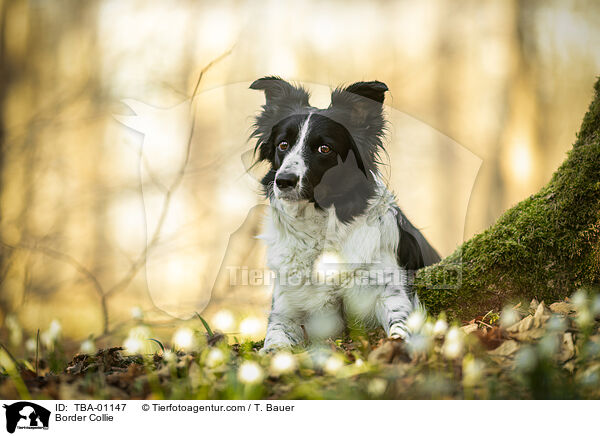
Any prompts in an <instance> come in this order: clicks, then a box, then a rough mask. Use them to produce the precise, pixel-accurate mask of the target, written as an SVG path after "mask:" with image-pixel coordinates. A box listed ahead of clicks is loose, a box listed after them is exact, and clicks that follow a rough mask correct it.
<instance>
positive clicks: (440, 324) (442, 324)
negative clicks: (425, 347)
mask: <svg viewBox="0 0 600 436" xmlns="http://www.w3.org/2000/svg"><path fill="white" fill-rule="evenodd" d="M447 330H448V323H447V322H446V321H445V320H443V319H438V320H437V321H436V323H435V325H434V326H433V334H434V335H435V336H443V335H444V334H445V333H446V331H447Z"/></svg>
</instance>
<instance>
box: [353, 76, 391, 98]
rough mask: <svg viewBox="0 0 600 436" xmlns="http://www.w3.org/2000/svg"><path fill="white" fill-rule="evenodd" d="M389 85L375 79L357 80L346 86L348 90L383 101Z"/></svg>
mask: <svg viewBox="0 0 600 436" xmlns="http://www.w3.org/2000/svg"><path fill="white" fill-rule="evenodd" d="M386 91H388V87H387V85H386V84H385V83H383V82H379V81H377V80H373V81H372V82H356V83H354V84H352V85H350V86H348V87H347V88H346V92H351V93H352V94H356V95H360V96H361V97H365V98H368V99H371V100H374V101H376V102H378V103H383V99H384V98H385V92H386Z"/></svg>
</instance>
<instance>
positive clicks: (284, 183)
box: [275, 173, 298, 189]
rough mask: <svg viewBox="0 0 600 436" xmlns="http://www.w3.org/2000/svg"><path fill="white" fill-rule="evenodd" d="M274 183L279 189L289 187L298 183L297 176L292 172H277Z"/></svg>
mask: <svg viewBox="0 0 600 436" xmlns="http://www.w3.org/2000/svg"><path fill="white" fill-rule="evenodd" d="M275 183H276V184H277V187H278V188H279V189H291V188H294V187H295V186H296V185H297V184H298V176H297V175H296V174H292V173H283V174H277V177H275Z"/></svg>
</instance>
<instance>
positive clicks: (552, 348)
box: [538, 334, 560, 357]
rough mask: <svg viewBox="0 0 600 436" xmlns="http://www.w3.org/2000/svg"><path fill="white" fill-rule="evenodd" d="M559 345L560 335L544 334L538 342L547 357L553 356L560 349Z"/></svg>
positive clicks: (542, 352)
mask: <svg viewBox="0 0 600 436" xmlns="http://www.w3.org/2000/svg"><path fill="white" fill-rule="evenodd" d="M559 346H560V344H559V342H558V337H557V336H556V335H552V334H550V335H547V336H544V337H543V338H542V340H541V341H540V342H539V343H538V348H539V350H540V353H541V354H542V355H544V356H546V357H552V356H553V355H554V354H555V353H556V352H557V351H558V347H559Z"/></svg>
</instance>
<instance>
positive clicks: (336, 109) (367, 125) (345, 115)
mask: <svg viewBox="0 0 600 436" xmlns="http://www.w3.org/2000/svg"><path fill="white" fill-rule="evenodd" d="M387 90H388V87H387V85H386V84H385V83H382V82H378V81H376V80H375V81H372V82H357V83H354V84H352V85H350V86H348V87H346V88H337V89H335V90H334V91H333V92H332V93H331V105H330V106H329V113H330V116H331V117H332V118H333V119H334V120H336V121H338V122H339V123H340V124H342V125H343V126H344V127H345V128H346V129H348V131H349V132H350V134H351V135H352V138H353V139H354V141H355V143H356V146H357V150H358V152H359V153H360V156H361V158H362V159H363V161H364V162H365V163H368V164H370V165H365V167H367V168H369V169H371V167H374V166H376V164H377V163H378V161H379V157H378V156H379V152H380V151H381V150H383V149H384V148H383V142H382V138H383V136H384V133H385V119H384V117H383V100H384V98H385V93H386V91H387Z"/></svg>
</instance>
